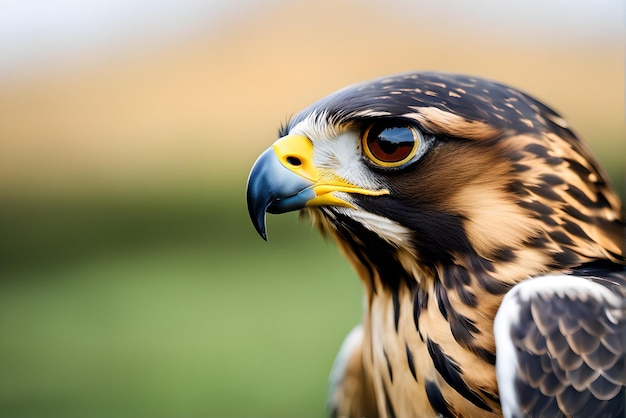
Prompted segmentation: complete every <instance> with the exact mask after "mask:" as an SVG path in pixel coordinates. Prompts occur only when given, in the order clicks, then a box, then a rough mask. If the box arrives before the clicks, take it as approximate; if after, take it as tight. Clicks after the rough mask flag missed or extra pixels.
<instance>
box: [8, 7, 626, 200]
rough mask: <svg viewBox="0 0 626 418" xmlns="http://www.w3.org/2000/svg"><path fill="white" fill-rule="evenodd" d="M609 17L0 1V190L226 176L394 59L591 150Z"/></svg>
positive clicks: (603, 136)
mask: <svg viewBox="0 0 626 418" xmlns="http://www.w3.org/2000/svg"><path fill="white" fill-rule="evenodd" d="M625 21H626V12H625V7H624V2H623V1H618V0H598V1H593V2H590V1H571V0H548V1H542V0H529V1H524V2H502V1H497V0H475V1H470V2H468V1H464V0H440V1H434V0H432V1H431V0H428V1H413V0H411V1H409V0H395V1H382V0H370V1H356V0H339V1H329V0H320V1H310V0H298V1H286V0H264V1H262V0H229V1H217V0H213V1H201V0H153V1H148V0H106V1H105V0H91V1H75V0H1V1H0V189H2V188H6V187H4V186H7V185H8V187H9V188H11V187H13V188H18V189H21V190H26V189H37V188H38V189H41V190H44V189H48V188H49V187H52V186H53V185H63V187H66V186H69V185H71V184H78V183H81V182H82V183H84V184H83V186H84V185H85V184H87V185H91V184H93V183H94V182H105V183H107V182H110V183H112V184H118V185H119V184H121V183H128V184H131V183H137V184H141V185H142V187H143V186H144V185H145V183H149V182H155V183H162V182H163V181H166V180H168V179H169V180H171V181H173V182H174V183H176V182H181V181H185V179H190V178H195V179H200V181H205V180H206V179H207V178H217V177H219V176H220V174H221V173H223V172H225V171H228V170H230V171H229V172H233V171H236V172H237V173H238V174H237V177H234V178H232V179H233V182H235V183H237V184H239V183H241V184H243V183H245V175H246V174H245V172H246V171H247V168H248V167H249V166H250V164H251V163H252V161H253V160H254V158H255V156H256V155H258V153H259V151H260V150H262V149H263V148H264V147H266V146H267V145H268V144H269V143H271V141H273V140H274V139H275V136H274V135H275V131H276V127H277V126H279V125H280V124H281V122H284V120H285V119H286V118H287V117H289V115H292V114H293V113H295V112H297V111H298V110H299V109H301V108H302V107H304V106H306V105H308V104H310V103H311V102H312V101H314V100H316V99H319V98H320V97H322V96H324V95H326V94H328V93H330V92H332V91H334V90H336V89H338V88H341V87H344V86H345V85H347V84H351V83H355V82H358V81H362V80H364V79H368V78H373V77H378V76H381V75H384V74H388V73H393V72H400V71H409V70H443V71H451V72H462V73H471V74H475V75H479V76H483V77H487V78H492V79H496V80H499V81H502V82H505V83H509V84H512V85H514V86H516V87H518V88H521V89H523V90H526V91H527V92H529V93H530V94H532V95H535V96H537V97H538V98H539V99H541V100H544V101H546V102H547V103H548V104H549V105H551V106H552V107H554V108H556V109H557V110H558V111H560V112H561V113H563V115H564V116H565V117H566V119H568V120H569V121H570V122H571V123H572V125H573V126H574V127H576V128H578V130H579V132H580V133H582V134H583V136H584V137H586V138H587V139H588V140H589V142H590V143H591V144H592V148H595V144H599V143H602V144H604V145H605V148H606V149H607V150H608V149H610V148H615V147H616V146H622V145H621V138H623V136H624V134H625V130H624V123H623V122H624V99H623V92H624V54H623V53H624V39H626V26H625ZM233 143H236V144H238V145H241V146H240V147H238V148H237V155H236V157H237V158H233V159H232V160H228V159H225V158H224V157H225V156H226V155H228V153H229V152H232V150H233V147H232V144H233ZM603 152H604V151H602V150H600V152H599V153H600V154H602V153H603ZM604 154H607V155H608V157H607V158H611V156H614V155H615V154H616V153H615V152H608V151H606V152H604ZM233 157H235V156H233ZM600 157H601V159H602V158H604V156H603V155H600ZM613 158H614V157H613ZM177 178H178V179H177ZM219 178H220V179H221V178H222V177H219ZM181 179H182V180H181Z"/></svg>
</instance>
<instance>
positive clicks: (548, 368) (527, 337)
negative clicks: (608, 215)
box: [494, 272, 626, 417]
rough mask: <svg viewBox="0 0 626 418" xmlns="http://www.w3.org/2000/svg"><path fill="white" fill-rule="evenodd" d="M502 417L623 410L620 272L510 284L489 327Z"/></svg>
mask: <svg viewBox="0 0 626 418" xmlns="http://www.w3.org/2000/svg"><path fill="white" fill-rule="evenodd" d="M494 333H495V339H496V350H497V358H496V373H497V377H498V385H499V390H500V399H501V402H502V409H503V413H504V416H505V417H522V416H544V415H545V416H553V415H554V414H556V415H559V416H560V415H566V416H573V417H596V416H597V417H601V416H606V417H613V416H619V415H620V414H623V413H624V409H625V402H626V398H625V389H624V388H625V386H626V274H625V273H623V272H620V273H612V274H611V275H607V276H606V277H583V276H575V275H551V276H541V277H537V278H533V279H530V280H527V281H524V282H521V283H520V284H518V285H516V286H515V287H514V288H513V289H512V290H511V291H510V292H509V293H508V294H507V295H506V296H505V298H504V300H503V301H502V305H501V306H500V309H499V310H498V314H497V316H496V320H495V323H494Z"/></svg>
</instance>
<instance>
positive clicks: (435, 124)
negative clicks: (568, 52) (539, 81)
mask: <svg viewBox="0 0 626 418" xmlns="http://www.w3.org/2000/svg"><path fill="white" fill-rule="evenodd" d="M247 200H248V209H249V213H250V217H251V219H252V222H253V224H254V226H255V228H256V230H257V231H258V233H259V234H260V235H261V236H262V237H263V238H266V223H265V216H266V215H265V214H266V212H269V213H283V212H288V211H293V210H302V212H303V213H305V214H307V215H308V216H309V217H310V218H311V220H312V221H313V223H314V224H315V225H316V226H318V227H319V228H320V229H321V230H322V231H323V232H325V233H327V234H329V235H330V236H332V237H333V238H335V240H336V241H337V242H338V243H339V244H340V246H341V248H342V249H343V250H345V251H344V252H346V253H347V254H348V256H349V257H351V258H352V259H353V260H352V261H353V264H355V265H360V266H361V268H363V267H362V266H363V265H374V266H380V265H381V264H382V265H387V266H388V265H389V263H390V261H389V259H392V260H394V262H395V263H396V264H398V265H400V266H401V269H402V270H404V271H405V272H409V273H411V272H414V273H415V275H419V272H420V271H422V272H423V271H424V270H431V271H434V270H436V269H437V268H438V266H441V265H463V266H464V268H467V269H470V268H471V267H472V265H482V266H483V267H484V268H486V269H487V270H490V271H492V272H493V271H496V270H498V269H499V270H498V271H499V273H498V272H497V273H494V274H496V275H500V276H507V277H509V278H510V280H513V281H515V280H521V279H522V278H524V277H528V276H530V275H532V274H538V273H541V272H548V271H564V270H567V269H569V268H572V267H575V266H578V265H580V264H582V263H584V262H588V261H595V260H612V261H619V260H621V259H622V248H621V245H622V241H623V232H622V231H623V229H622V224H621V218H620V213H621V208H620V202H619V199H618V198H617V197H616V195H615V193H614V192H613V191H612V189H611V187H610V185H609V183H608V180H607V178H606V176H605V175H604V173H603V172H602V171H601V170H600V169H599V166H598V164H597V163H596V162H595V160H594V158H593V157H592V156H591V154H590V153H589V151H588V150H587V149H586V148H585V146H584V145H583V144H582V143H581V142H580V141H579V139H578V138H577V137H576V135H575V134H574V133H573V132H572V131H571V130H570V128H569V126H568V124H567V123H566V122H565V121H564V120H563V119H562V118H561V117H560V116H559V115H557V114H556V113H555V112H554V111H552V110H551V109H549V108H548V107H546V106H545V105H543V104H541V103H540V102H538V101H537V100H535V99H533V98H531V97H530V96H528V95H526V94H524V93H522V92H520V91H518V90H516V89H513V88H511V87H508V86H505V85H502V84H498V83H494V82H490V81H487V80H483V79H479V78H475V77H468V76H460V75H451V74H444V73H407V74H400V75H395V76H390V77H385V78H381V79H376V80H373V81H369V82H365V83H361V84H357V85H354V86H351V87H348V88H345V89H343V90H340V91H338V92H336V93H334V94H332V95H330V96H328V97H326V98H324V99H322V100H320V101H318V102H317V103H315V104H313V105H311V106H310V107H308V108H306V109H304V110H303V111H301V112H300V113H298V114H297V115H296V116H295V117H293V118H292V119H291V120H290V121H288V122H287V123H286V124H285V125H284V126H283V127H282V128H281V129H280V132H279V139H278V140H277V141H276V142H275V143H274V144H273V145H272V146H271V147H270V148H269V149H267V150H266V151H265V152H264V153H263V154H262V155H261V156H260V157H259V159H258V160H257V161H256V163H255V164H254V166H253V168H252V171H251V173H250V176H249V180H248V189H247ZM364 258H367V259H368V260H367V262H364ZM387 270H388V268H387Z"/></svg>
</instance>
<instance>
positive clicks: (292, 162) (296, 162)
mask: <svg viewBox="0 0 626 418" xmlns="http://www.w3.org/2000/svg"><path fill="white" fill-rule="evenodd" d="M287 163H288V164H289V165H292V166H294V167H299V166H301V165H302V160H300V158H298V157H294V156H292V155H290V156H289V157H287Z"/></svg>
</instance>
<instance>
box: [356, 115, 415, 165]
mask: <svg viewBox="0 0 626 418" xmlns="http://www.w3.org/2000/svg"><path fill="white" fill-rule="evenodd" d="M420 138H421V136H420V134H419V132H418V131H417V130H416V129H414V128H412V127H408V126H403V127H389V126H376V125H374V126H372V127H370V128H369V129H368V130H367V131H365V134H364V135H363V138H362V139H361V141H362V145H363V150H364V152H365V155H366V156H367V157H368V158H369V159H370V160H372V162H374V163H375V164H377V165H379V166H382V167H399V166H401V165H402V164H404V163H406V162H408V161H410V160H411V158H413V156H414V155H415V153H416V152H417V149H418V148H419V144H420Z"/></svg>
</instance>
